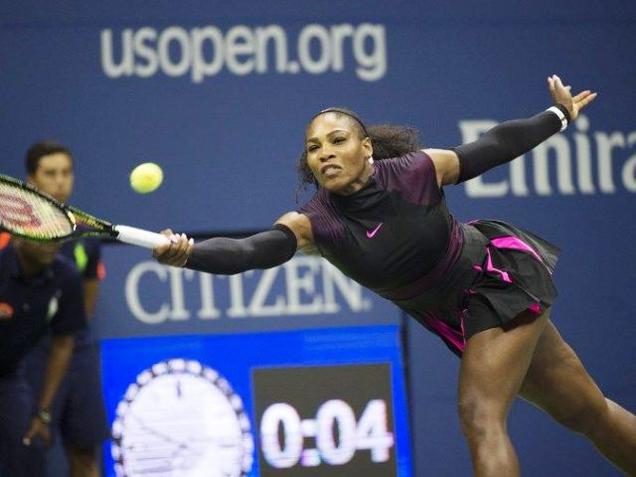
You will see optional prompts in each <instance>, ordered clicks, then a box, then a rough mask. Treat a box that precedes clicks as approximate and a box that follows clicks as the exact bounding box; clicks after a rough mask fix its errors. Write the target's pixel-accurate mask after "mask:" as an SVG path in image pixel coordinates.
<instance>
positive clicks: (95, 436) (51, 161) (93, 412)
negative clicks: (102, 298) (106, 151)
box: [25, 140, 110, 477]
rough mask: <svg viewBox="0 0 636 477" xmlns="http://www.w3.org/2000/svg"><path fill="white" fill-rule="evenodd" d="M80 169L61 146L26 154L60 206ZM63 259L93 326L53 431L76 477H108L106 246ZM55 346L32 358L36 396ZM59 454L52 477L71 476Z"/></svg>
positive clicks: (71, 249) (83, 248)
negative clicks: (103, 360)
mask: <svg viewBox="0 0 636 477" xmlns="http://www.w3.org/2000/svg"><path fill="white" fill-rule="evenodd" d="M74 169H75V168H74V158H73V156H72V154H71V151H70V150H69V148H68V147H66V146H65V145H63V144H60V143H59V142H57V141H52V140H45V141H40V142H37V143H35V144H33V145H31V147H29V149H28V151H27V153H26V157H25V172H26V174H27V180H28V182H29V183H30V184H32V185H34V186H36V187H37V188H38V189H40V190H41V191H43V192H45V193H47V194H50V195H51V196H53V197H54V198H55V199H57V200H59V201H60V202H67V201H68V200H69V198H70V196H71V194H72V192H73V186H74V183H75V173H74ZM60 254H62V255H64V256H65V257H66V258H68V259H69V261H70V262H73V263H74V264H75V267H76V268H77V270H78V271H79V272H80V274H81V275H82V284H83V290H84V305H85V310H86V318H87V321H88V323H89V326H88V327H87V328H85V329H83V330H82V331H80V332H79V333H77V334H76V335H75V348H74V350H73V356H72V358H71V363H70V364H69V369H68V372H67V374H66V378H65V379H64V382H63V383H62V385H61V386H60V389H59V391H58V394H57V397H56V399H55V402H54V404H53V413H52V414H53V422H52V425H51V428H52V430H53V431H54V433H59V436H60V439H59V441H60V443H61V445H63V447H64V450H65V454H66V458H67V459H66V460H67V463H68V468H69V473H70V475H79V476H82V477H99V476H100V475H102V472H101V468H100V465H99V463H100V461H99V451H100V449H101V446H102V443H103V442H104V440H105V439H108V438H109V437H110V428H109V426H108V421H107V418H106V407H105V405H104V399H103V393H102V383H101V374H100V366H101V364H100V353H99V344H98V343H97V342H96V341H95V340H94V339H93V336H92V334H91V330H90V321H91V317H92V315H93V311H94V309H95V303H96V299H97V295H98V292H99V284H100V281H101V279H102V278H103V275H104V268H103V264H102V262H101V259H100V258H101V257H100V241H99V240H97V239H91V238H80V239H78V240H73V241H68V242H65V243H64V245H63V246H62V248H61V249H60ZM49 342H50V340H49V339H48V337H45V339H43V340H42V341H41V343H40V344H39V345H38V346H37V347H36V348H35V349H34V350H33V352H32V353H30V356H29V358H27V366H26V369H27V378H28V379H29V382H30V383H31V386H32V387H33V388H34V389H35V390H37V389H40V388H41V386H42V380H43V377H44V375H45V371H44V366H45V362H46V356H47V355H48V350H49V347H50V343H49ZM60 447H61V446H60ZM59 451H60V449H59V448H58V447H55V448H53V449H52V452H50V453H49V454H48V462H47V475H55V476H57V475H58V474H59V473H60V472H63V471H64V470H65V469H64V468H63V467H64V464H65V463H64V462H63V460H62V459H60V458H59V457H60V456H61V453H60V452H59Z"/></svg>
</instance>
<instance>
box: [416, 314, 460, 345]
mask: <svg viewBox="0 0 636 477" xmlns="http://www.w3.org/2000/svg"><path fill="white" fill-rule="evenodd" d="M426 322H427V323H428V324H429V325H430V327H431V328H433V330H434V331H435V332H436V333H437V334H438V335H440V336H442V337H443V338H445V339H446V340H447V341H448V342H450V343H451V344H452V345H453V346H454V347H455V348H457V349H458V350H459V351H461V352H462V353H463V352H464V348H465V347H466V342H465V341H464V337H463V336H462V337H461V338H460V337H459V333H458V332H457V331H455V330H454V329H453V328H451V327H450V326H448V325H447V324H446V323H444V322H443V321H442V320H440V319H439V318H435V317H427V319H426ZM462 332H463V330H462Z"/></svg>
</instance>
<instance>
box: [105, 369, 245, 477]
mask: <svg viewBox="0 0 636 477" xmlns="http://www.w3.org/2000/svg"><path fill="white" fill-rule="evenodd" d="M116 414H117V415H116V419H115V421H114V422H113V428H112V431H113V444H112V454H113V459H114V460H115V462H116V464H115V469H116V473H117V475H120V476H130V477H132V476H138V475H139V476H141V475H143V476H162V477H177V476H179V477H181V476H183V477H199V476H201V477H203V476H205V477H241V476H244V475H246V473H247V472H249V470H250V469H251V467H252V462H253V456H252V454H253V450H254V442H253V438H252V435H251V432H250V423H249V419H248V418H247V416H246V414H245V412H244V411H243V402H242V401H241V398H240V397H239V396H238V395H237V394H235V393H234V392H233V390H232V387H231V386H230V384H229V383H228V382H227V381H226V380H225V379H224V378H223V377H221V376H220V375H219V374H218V373H217V372H216V371H214V370H213V369H211V368H208V367H205V366H203V365H202V364H201V363H199V362H198V361H188V360H183V359H172V360H169V361H162V362H159V363H157V364H155V365H153V366H152V367H151V368H149V369H147V370H145V371H143V372H141V373H140V374H139V375H138V376H137V382H136V383H133V384H131V385H130V386H129V387H128V389H127V391H126V393H125V395H124V398H123V399H122V401H121V402H120V403H119V405H118V406H117V411H116Z"/></svg>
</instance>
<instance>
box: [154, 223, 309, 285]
mask: <svg viewBox="0 0 636 477" xmlns="http://www.w3.org/2000/svg"><path fill="white" fill-rule="evenodd" d="M308 223H309V220H308V219H307V218H306V217H305V216H303V215H301V214H297V213H296V212H290V213H288V214H285V215H283V216H282V217H281V218H280V219H278V220H277V221H276V223H275V224H274V226H273V227H272V228H271V229H270V230H266V231H264V232H260V233H257V234H254V235H251V236H249V237H245V238H241V239H231V238H225V237H215V238H211V239H208V240H204V241H203V242H199V243H196V244H195V243H194V241H193V240H192V239H188V237H186V236H185V235H184V234H174V233H172V231H171V230H164V231H163V232H162V233H163V234H164V235H166V236H167V237H168V238H169V239H170V244H168V245H162V246H159V247H156V248H155V249H154V250H153V256H154V257H155V258H156V259H157V260H158V261H159V262H161V263H164V264H166V265H172V266H176V267H185V268H189V269H192V270H199V271H202V272H208V273H215V274H220V275H233V274H235V273H241V272H244V271H247V270H253V269H265V268H271V267H275V266H278V265H281V264H283V263H285V262H286V261H288V260H289V259H291V258H292V257H293V256H294V254H295V253H296V251H297V250H298V249H300V248H304V247H306V246H307V245H308V240H307V238H306V237H307V231H306V230H305V229H304V228H305V227H304V226H306V225H307V224H308Z"/></svg>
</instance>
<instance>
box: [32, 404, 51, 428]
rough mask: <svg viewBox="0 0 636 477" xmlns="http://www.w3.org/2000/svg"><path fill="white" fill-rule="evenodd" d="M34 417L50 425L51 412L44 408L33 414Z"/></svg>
mask: <svg viewBox="0 0 636 477" xmlns="http://www.w3.org/2000/svg"><path fill="white" fill-rule="evenodd" d="M35 415H36V417H37V418H38V419H39V420H40V421H42V422H43V423H44V424H51V411H49V410H48V409H46V408H40V409H38V412H36V413H35Z"/></svg>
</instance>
